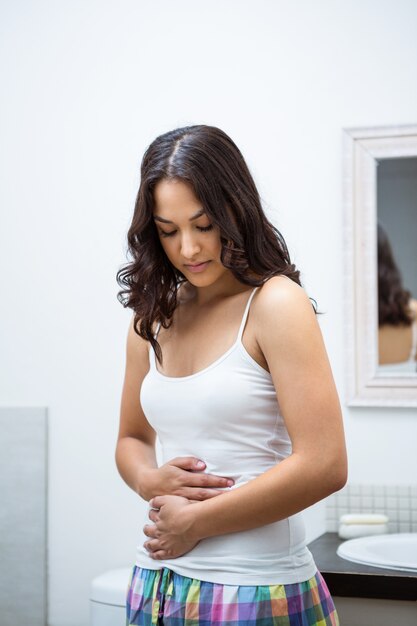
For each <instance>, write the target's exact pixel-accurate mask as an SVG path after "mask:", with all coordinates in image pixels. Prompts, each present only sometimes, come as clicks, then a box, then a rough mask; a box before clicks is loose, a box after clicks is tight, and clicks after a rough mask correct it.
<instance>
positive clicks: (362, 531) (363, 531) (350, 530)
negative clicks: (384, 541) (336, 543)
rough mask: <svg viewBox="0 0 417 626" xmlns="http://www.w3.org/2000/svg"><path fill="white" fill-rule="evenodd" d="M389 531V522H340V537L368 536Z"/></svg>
mask: <svg viewBox="0 0 417 626" xmlns="http://www.w3.org/2000/svg"><path fill="white" fill-rule="evenodd" d="M387 533H388V525H387V524H340V526H339V537H341V539H353V538H354V537H367V536H368V535H385V534H387Z"/></svg>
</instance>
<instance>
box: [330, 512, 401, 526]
mask: <svg viewBox="0 0 417 626" xmlns="http://www.w3.org/2000/svg"><path fill="white" fill-rule="evenodd" d="M388 521H389V518H388V516H387V515H382V514H380V513H347V514H346V515H341V517H340V523H341V524H387V523H388Z"/></svg>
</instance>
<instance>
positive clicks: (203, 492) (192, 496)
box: [181, 487, 224, 502]
mask: <svg viewBox="0 0 417 626" xmlns="http://www.w3.org/2000/svg"><path fill="white" fill-rule="evenodd" d="M222 493H224V491H218V490H217V489H197V488H196V487H192V488H190V489H183V490H182V493H181V495H184V498H187V499H188V500H195V501H197V500H198V501H199V502H201V501H202V500H208V499H209V498H215V497H216V496H220V495H221V494H222Z"/></svg>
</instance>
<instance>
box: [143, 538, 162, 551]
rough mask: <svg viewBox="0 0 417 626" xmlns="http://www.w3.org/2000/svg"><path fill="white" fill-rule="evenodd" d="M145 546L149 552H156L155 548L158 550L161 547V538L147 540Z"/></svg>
mask: <svg viewBox="0 0 417 626" xmlns="http://www.w3.org/2000/svg"><path fill="white" fill-rule="evenodd" d="M143 547H144V548H145V550H147V551H148V552H154V551H155V550H158V549H159V548H160V546H159V540H158V539H151V540H150V541H145V543H144V544H143Z"/></svg>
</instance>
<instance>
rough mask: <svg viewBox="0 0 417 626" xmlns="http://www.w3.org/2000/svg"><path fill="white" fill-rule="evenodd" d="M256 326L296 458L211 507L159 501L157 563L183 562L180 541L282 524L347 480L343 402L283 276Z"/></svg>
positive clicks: (301, 304) (266, 294)
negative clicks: (179, 558) (176, 559)
mask: <svg viewBox="0 0 417 626" xmlns="http://www.w3.org/2000/svg"><path fill="white" fill-rule="evenodd" d="M254 309H255V307H254ZM254 321H255V326H256V329H257V341H258V344H259V346H260V348H261V350H262V352H263V354H264V355H265V358H266V360H267V363H268V367H269V369H270V373H271V376H272V379H273V382H274V385H275V388H276V390H277V396H278V399H279V405H280V409H281V412H282V415H283V416H284V420H285V424H286V427H287V430H288V433H289V436H290V438H291V442H292V453H291V455H290V456H289V457H288V458H287V459H285V460H284V461H282V462H280V463H279V464H278V465H277V466H275V467H273V468H272V469H270V470H268V471H266V472H265V473H264V474H262V475H261V476H259V477H257V478H255V479H253V480H252V481H250V482H249V483H247V484H245V485H243V486H242V487H239V488H238V489H234V490H230V491H228V492H225V493H223V494H221V495H220V496H219V497H218V498H214V499H212V500H209V501H206V502H198V503H196V504H193V505H192V506H187V505H186V503H185V502H181V501H177V500H176V499H175V498H173V499H172V498H169V497H168V498H163V497H162V498H160V497H159V498H154V499H153V500H152V503H151V504H152V506H154V507H155V508H159V509H160V510H159V511H154V510H152V511H151V512H150V514H149V517H150V519H151V520H152V521H153V522H155V526H150V525H148V526H147V527H146V534H147V535H148V536H149V537H150V540H149V541H147V542H146V547H147V548H148V549H149V550H150V551H151V556H153V557H154V558H172V557H173V556H179V554H181V552H180V553H178V550H179V549H181V536H182V535H185V536H186V537H187V539H188V540H189V539H190V538H192V539H193V540H194V541H195V543H197V542H198V541H199V540H201V539H203V538H205V537H210V536H215V535H222V534H225V533H230V532H237V531H242V530H247V529H250V528H255V527H259V526H263V525H264V524H269V523H272V522H274V521H278V520H281V519H284V518H286V517H289V516H290V515H294V514H295V513H297V512H299V511H302V510H303V509H305V508H307V507H308V506H310V505H312V504H314V503H315V502H318V501H319V500H321V499H322V498H325V497H326V496H328V495H330V494H331V493H333V492H334V491H337V490H339V489H341V488H342V487H343V485H344V484H345V482H346V476H347V458H346V448H345V440H344V433H343V422H342V414H341V408H340V403H339V399H338V395H337V391H336V387H335V384H334V380H333V376H332V372H331V368H330V364H329V360H328V357H327V353H326V350H325V346H324V342H323V339H322V335H321V331H320V327H319V325H318V322H317V320H316V317H315V314H314V311H313V310H312V306H311V303H310V301H309V299H308V297H307V295H306V293H305V291H304V290H303V289H302V288H301V287H299V286H298V285H296V284H295V283H294V282H292V281H289V280H288V279H286V278H285V277H274V278H272V279H270V280H269V281H268V282H267V283H266V284H265V285H264V286H263V287H262V290H260V293H259V298H258V303H257V306H256V313H255V311H254ZM176 538H178V539H176ZM177 548H178V549H177Z"/></svg>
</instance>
